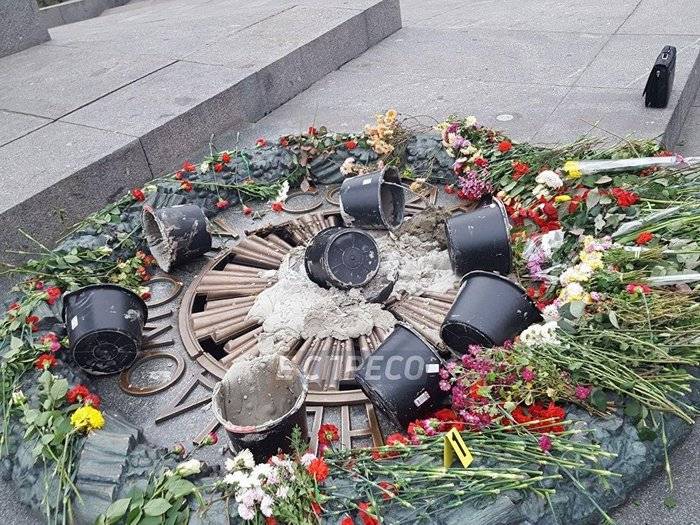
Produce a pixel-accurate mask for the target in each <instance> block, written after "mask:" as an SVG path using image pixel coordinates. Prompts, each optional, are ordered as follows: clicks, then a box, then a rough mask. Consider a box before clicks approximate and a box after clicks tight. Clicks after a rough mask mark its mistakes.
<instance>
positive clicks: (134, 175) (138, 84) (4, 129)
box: [0, 0, 401, 260]
mask: <svg viewBox="0 0 700 525" xmlns="http://www.w3.org/2000/svg"><path fill="white" fill-rule="evenodd" d="M400 26H401V15H400V7H399V2H398V0H356V1H349V0H282V1H272V0H266V1H262V2H255V3H250V2H245V1H244V0H208V1H205V0H169V1H167V2H166V1H164V0H147V1H141V2H132V3H130V4H127V5H126V6H123V7H120V8H116V9H111V10H108V11H106V12H105V13H103V14H102V16H99V17H97V18H93V19H90V20H84V21H82V22H78V23H74V24H69V25H64V26H60V27H54V28H52V29H51V31H50V33H51V37H52V40H51V41H50V42H47V43H46V44H43V45H39V46H35V47H33V48H31V49H27V50H25V51H22V52H19V53H15V54H13V55H11V56H8V57H4V58H2V59H0V130H1V131H0V164H1V165H2V166H3V173H2V175H1V176H0V181H1V182H2V186H1V188H2V189H0V195H1V196H2V199H0V246H3V247H7V248H12V249H20V250H29V251H33V250H34V248H35V247H34V246H31V243H30V241H27V239H25V238H24V237H23V236H22V235H20V234H19V233H18V231H17V230H18V228H20V227H21V228H25V229H29V230H31V231H32V235H33V236H35V237H36V238H37V239H39V240H40V241H42V242H51V240H53V239H55V238H57V237H58V236H59V235H60V233H61V232H62V231H64V230H65V228H67V227H68V226H69V225H70V224H72V223H74V222H75V221H77V220H79V219H81V218H83V217H85V216H86V215H87V214H89V213H91V212H93V211H96V210H97V209H99V208H101V207H102V206H103V205H105V204H107V203H108V202H111V201H112V200H114V199H115V198H116V197H118V196H119V195H121V194H123V193H124V192H125V191H128V189H129V188H131V187H133V186H138V185H141V184H143V183H145V182H146V181H148V180H149V179H151V178H153V177H154V176H158V175H161V174H163V173H166V172H168V171H170V170H172V169H174V168H175V167H177V166H178V165H179V163H181V162H182V160H183V158H184V156H185V155H186V154H187V153H188V152H191V151H193V150H195V149H197V148H199V147H201V145H202V144H206V143H208V141H209V140H210V138H211V136H212V134H214V135H217V134H219V133H221V132H223V131H224V130H229V129H231V128H236V127H241V128H242V127H243V126H245V125H247V124H248V123H251V122H255V121H257V120H259V119H260V118H262V117H263V116H264V115H266V114H267V113H269V112H271V111H272V110H274V109H275V108H277V107H278V106H280V105H281V104H283V103H284V102H286V101H287V100H289V99H291V98H293V97H294V96H295V95H297V94H298V93H300V92H302V91H303V90H305V89H306V88H308V87H309V86H311V85H312V84H313V83H314V82H316V81H317V80H319V79H321V78H323V77H324V76H325V75H327V74H328V73H330V72H332V71H334V70H335V69H337V68H338V67H340V66H341V65H342V64H344V63H346V62H348V61H349V60H351V59H353V58H355V57H356V56H358V55H360V54H362V53H363V52H364V51H366V50H367V49H368V48H369V47H371V46H373V45H374V44H376V43H377V42H379V41H381V40H382V39H383V38H385V37H386V36H388V35H389V34H391V33H393V32H395V31H396V30H398V29H399V28H400ZM3 255H4V254H0V259H4V260H8V259H11V257H4V256H3Z"/></svg>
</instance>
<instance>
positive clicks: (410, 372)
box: [355, 323, 447, 429]
mask: <svg viewBox="0 0 700 525" xmlns="http://www.w3.org/2000/svg"><path fill="white" fill-rule="evenodd" d="M441 365H442V359H440V357H439V356H438V353H437V351H436V350H435V348H433V346H432V345H431V344H430V343H428V342H427V341H426V340H425V339H424V338H423V337H422V336H421V335H420V334H419V333H418V332H416V331H415V330H414V329H413V328H411V327H410V326H408V325H407V324H404V323H397V325H396V327H395V328H394V331H393V332H392V333H391V334H390V335H389V337H387V338H386V339H385V340H384V342H383V343H382V344H381V345H380V346H379V348H377V350H376V351H375V352H374V353H373V354H372V355H370V356H369V357H368V358H367V359H365V361H364V362H363V363H362V366H361V367H360V369H359V370H358V371H357V372H355V381H357V384H358V385H360V388H361V389H362V391H363V392H364V393H365V395H366V396H367V397H368V398H369V399H370V401H372V404H374V406H375V407H377V409H378V410H380V411H381V412H382V413H383V414H385V415H386V416H387V417H388V418H389V419H391V420H392V421H393V422H394V423H395V424H397V425H398V426H399V427H401V428H403V429H405V428H406V427H407V426H408V424H409V423H410V422H411V421H413V420H414V419H417V418H421V417H424V416H426V415H427V414H429V413H430V412H432V411H434V410H435V409H436V408H439V407H440V406H441V405H442V402H443V401H444V400H445V398H446V397H447V392H445V391H443V390H441V389H440V384H439V383H440V374H439V372H440V366H441Z"/></svg>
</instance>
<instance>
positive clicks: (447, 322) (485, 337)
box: [440, 319, 496, 353]
mask: <svg viewBox="0 0 700 525" xmlns="http://www.w3.org/2000/svg"><path fill="white" fill-rule="evenodd" d="M449 325H460V326H464V327H466V328H469V329H470V330H472V331H473V332H474V333H476V334H478V335H479V337H481V338H482V339H483V341H485V343H484V344H488V345H491V346H496V342H495V341H494V340H493V339H491V338H490V337H489V336H488V335H486V334H485V333H484V332H482V331H481V330H479V329H478V328H477V327H475V326H474V325H472V324H471V323H467V322H466V321H454V320H448V319H445V320H444V321H443V322H442V324H441V325H440V339H442V340H443V341H445V337H444V336H443V331H444V330H445V326H449ZM445 344H446V345H447V343H445ZM482 346H483V344H482ZM447 347H448V348H449V349H450V350H451V351H452V352H455V353H459V352H457V350H454V349H453V348H452V347H451V346H450V345H447Z"/></svg>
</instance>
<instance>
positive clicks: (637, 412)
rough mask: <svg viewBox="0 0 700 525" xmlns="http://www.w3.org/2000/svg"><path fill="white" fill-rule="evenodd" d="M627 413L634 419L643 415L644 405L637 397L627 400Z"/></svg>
mask: <svg viewBox="0 0 700 525" xmlns="http://www.w3.org/2000/svg"><path fill="white" fill-rule="evenodd" d="M625 415H626V416H627V417H630V418H632V419H639V418H640V417H641V416H642V405H641V404H640V403H639V401H637V400H636V399H633V398H630V399H628V400H627V401H626V402H625Z"/></svg>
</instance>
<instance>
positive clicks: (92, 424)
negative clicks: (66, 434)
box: [70, 405, 105, 432]
mask: <svg viewBox="0 0 700 525" xmlns="http://www.w3.org/2000/svg"><path fill="white" fill-rule="evenodd" d="M70 422H71V425H73V426H74V427H75V428H77V429H78V430H85V431H86V432H89V431H91V430H94V429H99V428H102V427H103V426H105V418H104V417H103V416H102V412H100V411H99V410H97V409H96V408H94V407H92V406H90V405H85V406H83V407H80V408H79V409H78V410H76V411H75V412H73V415H72V416H71V417H70Z"/></svg>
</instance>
